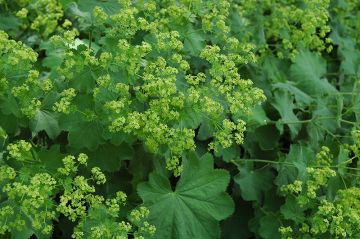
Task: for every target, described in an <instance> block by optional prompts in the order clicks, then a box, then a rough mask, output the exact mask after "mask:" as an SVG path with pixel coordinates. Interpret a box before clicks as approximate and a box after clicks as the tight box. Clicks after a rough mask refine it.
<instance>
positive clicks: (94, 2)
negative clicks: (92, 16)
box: [78, 0, 121, 14]
mask: <svg viewBox="0 0 360 239" xmlns="http://www.w3.org/2000/svg"><path fill="white" fill-rule="evenodd" d="M78 6H79V9H80V10H81V11H84V12H90V13H92V11H93V9H94V7H96V6H99V7H101V8H102V9H104V11H105V12H106V13H107V14H115V13H117V12H118V11H119V10H120V9H121V6H120V4H119V1H118V0H79V1H78Z"/></svg>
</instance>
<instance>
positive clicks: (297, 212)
mask: <svg viewBox="0 0 360 239" xmlns="http://www.w3.org/2000/svg"><path fill="white" fill-rule="evenodd" d="M305 209H306V208H304V207H300V206H299V204H298V203H297V202H296V199H295V198H294V197H287V198H286V202H285V203H284V204H283V205H282V206H281V209H280V211H281V214H282V215H283V216H284V218H285V219H288V220H292V221H296V222H299V223H300V222H302V221H303V220H304V219H305V215H304V210H305Z"/></svg>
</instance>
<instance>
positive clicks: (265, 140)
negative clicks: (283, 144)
mask: <svg viewBox="0 0 360 239" xmlns="http://www.w3.org/2000/svg"><path fill="white" fill-rule="evenodd" d="M254 134H255V137H256V139H257V140H258V142H259V146H260V148H261V149H263V150H271V149H274V148H275V147H276V146H277V145H278V143H279V142H278V141H279V139H280V133H279V130H278V129H277V128H276V127H275V126H274V125H263V126H260V127H259V128H256V129H255V132H254Z"/></svg>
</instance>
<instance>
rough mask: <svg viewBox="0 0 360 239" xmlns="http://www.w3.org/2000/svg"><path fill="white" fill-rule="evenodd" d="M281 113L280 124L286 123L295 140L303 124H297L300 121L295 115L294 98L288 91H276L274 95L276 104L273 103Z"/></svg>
mask: <svg viewBox="0 0 360 239" xmlns="http://www.w3.org/2000/svg"><path fill="white" fill-rule="evenodd" d="M271 104H272V105H273V106H274V107H275V108H276V109H277V111H278V112H279V114H280V116H281V120H280V121H279V123H285V124H287V126H288V127H289V129H290V134H291V137H292V138H295V137H296V136H297V134H298V133H299V130H300V129H301V124H299V123H297V121H299V119H298V118H297V117H296V115H295V114H294V111H293V110H294V107H295V106H294V103H293V97H292V96H291V95H290V94H289V93H288V92H287V91H283V90H280V91H276V92H275V93H274V102H272V103H271Z"/></svg>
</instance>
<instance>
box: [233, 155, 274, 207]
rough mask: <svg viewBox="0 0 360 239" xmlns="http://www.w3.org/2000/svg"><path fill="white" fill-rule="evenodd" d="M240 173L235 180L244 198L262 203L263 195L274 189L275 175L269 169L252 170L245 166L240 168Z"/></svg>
mask: <svg viewBox="0 0 360 239" xmlns="http://www.w3.org/2000/svg"><path fill="white" fill-rule="evenodd" d="M244 161H245V160H244ZM239 171H240V173H239V174H237V175H236V176H235V177H234V180H235V182H236V183H237V184H238V185H239V187H240V189H241V196H242V198H243V199H244V200H247V201H257V202H261V199H262V193H263V192H264V191H266V190H269V189H270V188H271V187H272V180H273V178H274V175H273V173H272V172H271V171H270V170H269V168H262V169H257V170H252V169H251V168H249V167H247V166H244V165H241V166H239Z"/></svg>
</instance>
